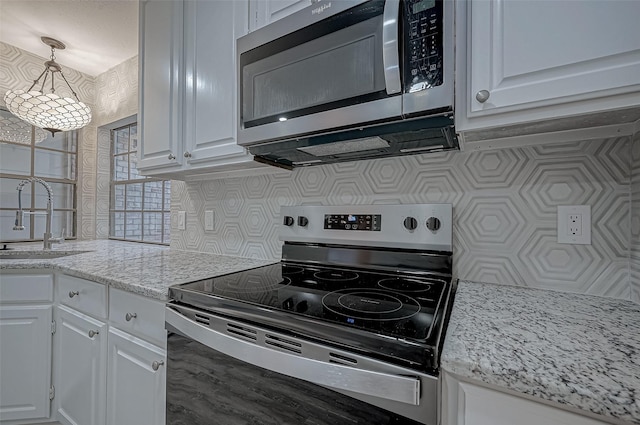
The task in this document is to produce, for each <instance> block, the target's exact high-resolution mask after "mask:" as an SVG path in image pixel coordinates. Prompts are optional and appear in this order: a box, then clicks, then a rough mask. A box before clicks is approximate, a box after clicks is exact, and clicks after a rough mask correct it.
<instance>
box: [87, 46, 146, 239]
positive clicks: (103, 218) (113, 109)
mask: <svg viewBox="0 0 640 425" xmlns="http://www.w3.org/2000/svg"><path fill="white" fill-rule="evenodd" d="M96 92H97V95H96V99H97V100H96V109H97V116H96V124H97V125H98V126H99V127H98V148H97V162H96V167H97V168H96V188H97V190H96V235H95V237H96V238H97V239H106V238H108V237H109V182H110V179H111V134H110V131H109V128H107V127H108V126H109V125H110V124H112V123H114V122H117V121H119V120H121V119H124V118H127V117H130V116H132V115H136V114H137V113H138V56H134V57H132V58H131V59H128V60H126V61H125V62H123V63H121V64H120V65H117V66H115V67H114V68H112V69H110V70H108V71H107V72H105V73H103V74H100V75H98V77H97V78H96ZM105 126H107V127H105Z"/></svg>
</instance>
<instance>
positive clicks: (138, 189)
mask: <svg viewBox="0 0 640 425" xmlns="http://www.w3.org/2000/svg"><path fill="white" fill-rule="evenodd" d="M126 187H127V189H126V192H127V204H126V209H127V210H141V209H142V183H133V184H128V185H126Z"/></svg>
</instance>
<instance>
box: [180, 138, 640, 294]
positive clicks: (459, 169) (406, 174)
mask: <svg viewBox="0 0 640 425" xmlns="http://www.w3.org/2000/svg"><path fill="white" fill-rule="evenodd" d="M630 151H631V139H630V138H629V137H622V138H616V139H607V140H602V141H595V142H594V141H584V142H576V143H569V144H556V145H546V146H537V147H528V148H515V149H504V150H495V151H484V152H448V153H439V154H427V155H416V156H410V157H404V158H393V159H380V160H373V161H363V162H358V163H342V164H333V165H325V166H316V167H309V168H304V169H297V170H294V171H293V172H292V174H291V175H290V176H289V175H284V176H283V175H267V176H255V177H246V178H238V179H227V180H215V181H205V182H190V183H184V182H177V181H174V182H173V183H172V197H171V210H172V223H173V224H172V241H171V246H172V247H173V248H179V249H187V250H194V251H205V252H213V253H221V254H229V255H241V256H248V257H255V258H266V259H274V260H277V259H279V257H280V252H281V251H280V249H281V248H280V247H281V242H280V241H279V240H278V234H277V225H278V223H279V211H280V207H281V206H282V205H292V204H325V205H351V204H367V203H420V202H447V203H452V204H453V207H454V264H455V274H456V276H457V277H459V278H462V279H471V280H476V281H483V282H496V283H504V284H516V285H527V286H531V287H538V288H549V289H557V290H562V291H569V292H579V293H588V294H595V295H604V296H609V297H617V298H624V299H629V298H630V291H631V288H630V286H631V285H630V283H629V282H630V279H629V234H630V229H629V216H630V199H629V194H630V172H631V164H630V159H629V158H630ZM634 152H636V154H637V153H638V149H637V146H636V149H635V150H634ZM636 157H638V155H636ZM638 180H639V181H640V178H639V179H638ZM572 204H589V205H591V208H592V216H593V217H592V224H593V226H592V245H561V244H558V243H557V242H556V207H557V205H572ZM179 210H185V211H187V230H185V231H179V230H177V228H176V227H177V226H176V218H177V211H179ZM205 210H213V211H214V214H215V230H214V231H205V230H204V211H205ZM639 246H640V244H639ZM638 259H639V261H640V256H639V257H638Z"/></svg>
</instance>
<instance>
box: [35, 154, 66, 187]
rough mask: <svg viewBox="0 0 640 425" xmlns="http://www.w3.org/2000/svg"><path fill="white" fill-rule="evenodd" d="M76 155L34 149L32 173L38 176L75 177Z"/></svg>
mask: <svg viewBox="0 0 640 425" xmlns="http://www.w3.org/2000/svg"><path fill="white" fill-rule="evenodd" d="M75 171H76V155H74V154H68V153H64V152H57V151H48V150H44V149H36V152H35V170H34V174H35V175H36V176H39V177H56V178H60V179H70V180H73V179H75V177H76V176H75Z"/></svg>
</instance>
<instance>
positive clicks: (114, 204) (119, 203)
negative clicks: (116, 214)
mask: <svg viewBox="0 0 640 425" xmlns="http://www.w3.org/2000/svg"><path fill="white" fill-rule="evenodd" d="M124 188H125V185H123V184H116V185H114V186H113V189H112V192H111V209H112V210H120V211H122V210H124Z"/></svg>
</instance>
